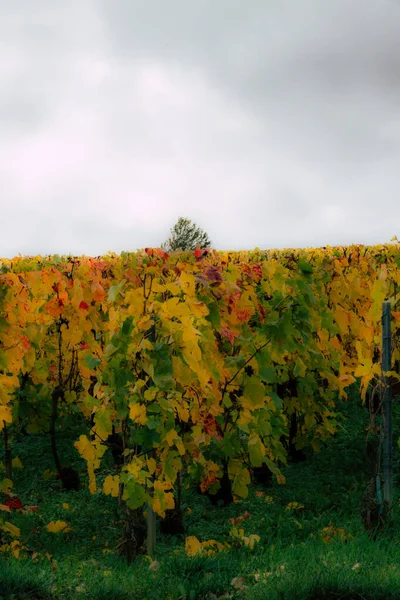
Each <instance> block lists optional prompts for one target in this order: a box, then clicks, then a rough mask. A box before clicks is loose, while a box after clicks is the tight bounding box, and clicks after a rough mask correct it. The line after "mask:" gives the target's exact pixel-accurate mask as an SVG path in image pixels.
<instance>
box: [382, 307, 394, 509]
mask: <svg viewBox="0 0 400 600" xmlns="http://www.w3.org/2000/svg"><path fill="white" fill-rule="evenodd" d="M391 316H392V310H391V304H390V302H383V303H382V371H383V382H384V388H383V410H384V416H385V418H384V439H383V480H384V499H385V502H386V503H387V505H388V507H389V508H390V507H391V506H392V502H393V447H392V446H393V441H392V388H391V385H390V377H389V376H387V375H386V373H387V372H388V371H390V370H391V368H392V337H391Z"/></svg>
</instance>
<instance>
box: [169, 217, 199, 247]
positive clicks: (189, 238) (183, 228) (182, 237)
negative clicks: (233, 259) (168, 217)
mask: <svg viewBox="0 0 400 600" xmlns="http://www.w3.org/2000/svg"><path fill="white" fill-rule="evenodd" d="M210 246H211V241H210V239H209V237H208V235H207V233H206V232H205V231H203V230H202V229H200V227H197V225H196V224H195V223H192V221H191V220H190V219H185V218H183V217H179V219H178V221H177V222H176V223H175V225H174V226H173V227H172V228H171V234H170V236H169V238H168V239H167V241H166V242H164V243H163V244H162V245H161V247H162V249H163V250H165V251H166V252H173V251H174V250H196V248H197V247H199V248H210Z"/></svg>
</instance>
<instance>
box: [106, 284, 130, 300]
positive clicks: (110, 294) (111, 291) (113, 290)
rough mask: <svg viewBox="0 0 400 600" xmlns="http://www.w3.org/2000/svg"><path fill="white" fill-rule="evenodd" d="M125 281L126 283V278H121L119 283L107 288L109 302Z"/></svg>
mask: <svg viewBox="0 0 400 600" xmlns="http://www.w3.org/2000/svg"><path fill="white" fill-rule="evenodd" d="M125 283H126V280H125V279H122V280H121V281H120V282H119V283H117V284H116V285H112V286H111V287H110V289H109V290H108V301H109V302H115V300H116V298H117V296H118V294H119V293H120V292H121V290H122V288H123V287H124V285H125Z"/></svg>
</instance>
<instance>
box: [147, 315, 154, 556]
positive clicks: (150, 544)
mask: <svg viewBox="0 0 400 600" xmlns="http://www.w3.org/2000/svg"><path fill="white" fill-rule="evenodd" d="M148 333H149V339H150V341H151V343H152V344H154V343H155V341H156V327H155V325H153V326H152V327H151V328H150V329H149V332H148ZM152 385H154V384H153V381H152V380H151V379H150V381H149V387H150V386H152ZM152 456H153V453H150V454H149V458H150V457H152ZM155 549H156V513H155V512H154V510H153V509H152V507H151V506H150V504H148V505H147V554H151V553H152V552H154V550H155Z"/></svg>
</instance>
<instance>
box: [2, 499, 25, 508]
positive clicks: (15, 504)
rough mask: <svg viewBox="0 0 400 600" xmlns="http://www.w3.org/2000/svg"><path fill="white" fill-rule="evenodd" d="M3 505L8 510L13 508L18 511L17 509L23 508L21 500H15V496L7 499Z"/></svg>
mask: <svg viewBox="0 0 400 600" xmlns="http://www.w3.org/2000/svg"><path fill="white" fill-rule="evenodd" d="M4 504H5V505H6V506H8V507H9V508H14V509H15V510H18V509H19V508H23V504H22V502H21V500H20V499H19V498H17V496H13V497H12V498H7V500H6V501H5V502H4Z"/></svg>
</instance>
